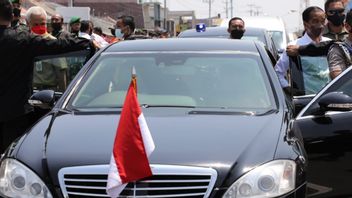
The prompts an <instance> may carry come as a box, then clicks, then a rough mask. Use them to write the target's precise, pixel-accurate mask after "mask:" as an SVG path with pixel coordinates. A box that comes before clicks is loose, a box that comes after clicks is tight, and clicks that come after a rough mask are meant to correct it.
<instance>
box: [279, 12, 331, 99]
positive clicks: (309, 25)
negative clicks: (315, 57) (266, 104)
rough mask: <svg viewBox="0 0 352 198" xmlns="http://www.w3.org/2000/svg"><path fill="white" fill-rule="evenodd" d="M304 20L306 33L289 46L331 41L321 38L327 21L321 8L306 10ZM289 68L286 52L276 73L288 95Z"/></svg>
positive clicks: (303, 15)
mask: <svg viewBox="0 0 352 198" xmlns="http://www.w3.org/2000/svg"><path fill="white" fill-rule="evenodd" d="M302 18H303V24H304V29H305V33H304V35H303V36H302V37H301V38H299V39H297V40H295V41H293V42H291V43H289V45H308V44H310V43H320V42H321V41H327V40H330V39H329V38H326V37H322V36H321V35H322V33H323V30H324V27H325V21H326V15H325V12H324V11H323V10H322V9H321V8H319V7H316V6H312V7H308V8H306V9H305V10H304V12H303V13H302ZM289 66H290V60H289V57H288V56H287V53H286V51H285V52H284V53H283V54H282V55H281V57H280V59H279V61H278V62H277V63H276V65H275V71H276V74H277V75H278V77H279V81H280V84H281V87H282V88H283V89H284V91H285V92H286V93H289V92H290V89H289V84H288V81H287V79H286V78H285V76H286V74H287V71H288V68H289Z"/></svg>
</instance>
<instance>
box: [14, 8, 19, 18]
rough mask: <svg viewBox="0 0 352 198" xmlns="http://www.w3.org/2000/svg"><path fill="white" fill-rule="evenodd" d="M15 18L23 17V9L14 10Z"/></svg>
mask: <svg viewBox="0 0 352 198" xmlns="http://www.w3.org/2000/svg"><path fill="white" fill-rule="evenodd" d="M13 16H15V17H20V16H21V9H19V8H13Z"/></svg>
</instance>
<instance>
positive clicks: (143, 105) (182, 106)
mask: <svg viewBox="0 0 352 198" xmlns="http://www.w3.org/2000/svg"><path fill="white" fill-rule="evenodd" d="M141 107H143V108H150V107H173V108H196V106H191V105H149V104H142V105H141Z"/></svg>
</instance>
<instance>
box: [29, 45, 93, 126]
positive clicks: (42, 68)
mask: <svg viewBox="0 0 352 198" xmlns="http://www.w3.org/2000/svg"><path fill="white" fill-rule="evenodd" d="M91 55H92V54H91V52H90V51H89V50H81V51H75V52H70V53H64V54H57V55H49V56H38V57H35V58H34V61H33V84H32V88H33V92H34V93H36V92H38V91H41V90H53V91H55V98H56V99H55V100H58V98H59V97H61V95H62V93H63V92H64V91H65V90H66V89H67V87H68V85H69V84H70V82H71V81H72V80H73V78H74V77H75V76H76V74H77V73H78V72H79V71H80V69H81V68H82V67H83V65H84V64H85V63H86V62H87V61H88V60H89V58H90V57H91ZM49 111H50V109H42V108H38V107H36V106H34V114H33V122H35V121H37V120H38V119H39V118H40V117H42V116H43V115H45V114H46V113H47V112H49Z"/></svg>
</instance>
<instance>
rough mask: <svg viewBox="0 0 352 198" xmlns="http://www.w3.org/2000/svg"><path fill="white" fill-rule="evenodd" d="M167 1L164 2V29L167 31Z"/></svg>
mask: <svg viewBox="0 0 352 198" xmlns="http://www.w3.org/2000/svg"><path fill="white" fill-rule="evenodd" d="M166 18H167V17H166V0H164V29H165V30H166Z"/></svg>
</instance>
